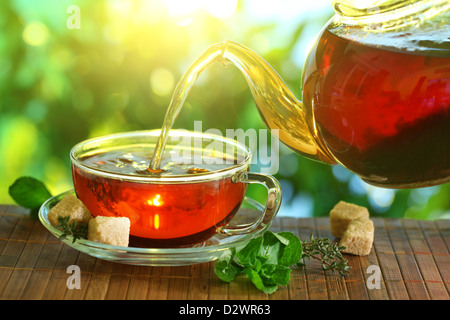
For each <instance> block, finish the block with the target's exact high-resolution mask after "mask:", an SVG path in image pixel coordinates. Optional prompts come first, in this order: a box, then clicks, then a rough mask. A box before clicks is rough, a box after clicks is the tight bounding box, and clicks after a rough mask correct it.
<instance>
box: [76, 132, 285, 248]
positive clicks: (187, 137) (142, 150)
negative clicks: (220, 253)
mask: <svg viewBox="0 0 450 320" xmlns="http://www.w3.org/2000/svg"><path fill="white" fill-rule="evenodd" d="M159 136H160V131H159V130H154V131H136V132H127V133H118V134H112V135H108V136H103V137H99V138H94V139H90V140H86V141H84V142H81V143H79V144H77V145H76V146H75V147H74V148H73V149H72V151H71V161H72V177H73V183H74V188H75V192H76V194H77V196H78V198H79V199H80V200H81V201H82V202H83V203H84V204H85V205H86V207H87V208H88V209H89V210H90V212H91V213H92V215H93V216H99V215H100V216H120V217H128V218H129V219H130V223H131V227H130V246H141V247H142V246H143V247H180V246H191V245H194V244H199V243H201V242H203V241H205V240H207V239H209V238H210V237H212V236H213V235H215V234H216V233H225V234H248V233H251V232H254V231H256V230H258V229H260V228H263V227H265V226H267V225H268V224H269V223H270V222H271V221H272V219H273V218H274V217H275V215H276V213H277V211H278V209H279V206H280V203H281V188H280V185H279V183H278V182H277V180H276V179H275V178H273V177H271V176H269V175H263V174H258V173H251V172H249V170H250V163H251V152H250V150H249V149H248V148H247V147H246V146H244V145H241V144H239V143H238V142H236V141H234V140H231V139H227V138H224V137H221V136H215V135H211V134H204V133H196V132H189V131H185V130H171V131H170V133H169V139H168V141H167V144H166V146H165V149H164V154H163V157H162V161H161V170H160V172H151V171H149V170H148V168H149V162H150V160H151V158H152V155H153V151H154V149H155V145H156V143H157V140H158V138H159ZM248 183H259V184H263V185H264V186H266V187H267V189H268V198H267V203H266V207H265V210H264V213H263V214H262V215H261V217H259V218H258V219H257V220H256V221H254V222H253V223H252V224H249V225H244V226H237V227H230V226H228V223H229V222H230V221H231V219H233V217H234V216H235V214H236V212H237V211H238V210H239V208H240V206H241V204H242V202H243V200H244V197H245V193H246V188H247V184H248Z"/></svg>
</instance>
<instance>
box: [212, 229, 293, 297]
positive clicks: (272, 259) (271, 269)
mask: <svg viewBox="0 0 450 320" xmlns="http://www.w3.org/2000/svg"><path fill="white" fill-rule="evenodd" d="M301 257H302V245H301V241H300V239H299V238H298V237H297V236H295V235H294V234H293V233H290V232H279V233H274V232H271V231H266V232H265V233H264V235H263V236H260V237H257V238H254V239H252V240H250V241H249V243H248V244H247V245H246V246H245V247H244V248H242V249H240V250H236V249H235V248H231V249H228V250H226V251H225V252H224V253H223V254H222V256H221V257H220V258H219V259H218V261H217V263H216V265H215V267H214V271H215V273H216V275H217V276H218V277H219V278H220V279H221V280H222V281H225V282H231V281H233V280H234V279H235V278H236V276H237V275H239V274H245V275H246V276H247V277H248V278H249V279H250V280H251V281H252V283H253V284H254V285H255V286H256V288H258V289H259V290H261V291H263V292H265V293H269V294H270V293H273V292H275V291H276V290H277V289H278V286H283V285H287V284H288V283H289V279H290V272H291V268H290V267H291V266H293V265H295V264H296V263H298V262H299V261H300V259H301Z"/></svg>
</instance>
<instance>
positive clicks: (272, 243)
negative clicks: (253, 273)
mask: <svg viewBox="0 0 450 320" xmlns="http://www.w3.org/2000/svg"><path fill="white" fill-rule="evenodd" d="M288 243H289V241H288V240H286V239H285V238H283V237H280V236H279V235H277V234H276V233H273V232H271V231H266V232H265V233H264V236H263V243H262V246H261V250H260V258H261V261H262V262H263V263H266V264H277V263H278V260H279V259H280V258H281V255H282V253H283V248H284V246H285V244H288Z"/></svg>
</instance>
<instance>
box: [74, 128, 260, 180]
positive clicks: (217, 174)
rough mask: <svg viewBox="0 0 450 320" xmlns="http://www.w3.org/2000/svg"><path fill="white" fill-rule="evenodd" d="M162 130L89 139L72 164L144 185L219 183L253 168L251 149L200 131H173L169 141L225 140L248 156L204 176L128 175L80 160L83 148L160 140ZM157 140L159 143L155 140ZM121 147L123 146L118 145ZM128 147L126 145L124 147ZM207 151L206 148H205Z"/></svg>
mask: <svg viewBox="0 0 450 320" xmlns="http://www.w3.org/2000/svg"><path fill="white" fill-rule="evenodd" d="M160 132H161V129H155V130H138V131H128V132H118V133H112V134H107V135H102V136H98V137H94V138H90V139H86V140H84V141H81V142H79V143H77V144H75V145H74V146H73V147H72V149H71V150H70V160H71V163H72V165H74V166H76V167H79V168H81V169H82V170H84V171H85V172H88V173H91V174H94V175H97V176H100V177H104V178H110V179H118V180H125V181H131V182H140V183H164V184H170V183H180V182H183V183H198V182H206V181H212V180H218V179H220V178H224V177H229V176H233V175H234V174H235V173H236V172H240V171H242V170H245V169H247V168H248V167H249V166H250V161H251V157H252V153H251V151H250V149H249V148H248V147H247V146H246V145H243V144H241V143H239V142H238V141H236V140H233V139H230V138H227V137H223V136H220V135H216V134H211V133H203V132H197V131H189V130H184V129H172V130H170V131H169V138H170V137H173V136H178V137H182V136H189V137H190V138H195V137H198V138H207V139H209V140H211V141H212V140H215V141H221V142H223V143H225V144H226V145H232V146H234V147H235V148H237V149H238V150H240V151H242V152H243V153H244V157H243V160H242V161H241V162H239V163H237V164H230V165H229V166H227V167H226V168H224V169H220V170H215V171H210V172H202V173H196V174H181V175H157V176H156V175H155V176H152V175H136V174H126V173H118V172H113V171H110V170H102V169H99V168H95V167H91V166H89V165H86V164H85V163H83V162H82V161H80V160H79V156H80V155H77V152H80V150H82V148H83V147H86V146H88V145H90V144H92V145H94V146H95V145H96V144H100V145H98V146H97V148H95V147H94V148H93V149H92V150H95V149H98V150H101V149H102V147H101V144H102V143H104V142H107V141H112V140H113V139H120V138H133V137H136V138H137V137H145V136H149V137H155V138H156V139H158V138H159V135H160ZM155 141H156V140H155ZM118 146H120V144H119V145H118ZM124 146H126V144H124ZM202 149H203V148H202Z"/></svg>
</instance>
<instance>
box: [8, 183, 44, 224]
mask: <svg viewBox="0 0 450 320" xmlns="http://www.w3.org/2000/svg"><path fill="white" fill-rule="evenodd" d="M9 195H10V196H11V198H13V200H14V201H15V202H16V203H17V204H18V205H20V206H22V207H24V208H27V209H30V217H31V218H33V219H37V217H38V212H39V208H40V207H41V205H42V204H43V203H44V202H45V201H46V200H47V199H49V198H50V197H51V196H52V195H51V193H50V191H48V189H47V187H46V186H45V184H44V183H43V182H41V181H39V180H37V179H35V178H33V177H20V178H18V179H17V180H16V181H15V182H14V183H13V184H12V185H11V186H10V187H9Z"/></svg>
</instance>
